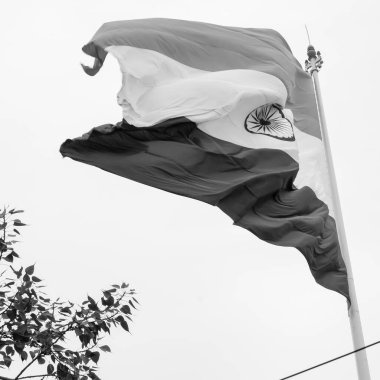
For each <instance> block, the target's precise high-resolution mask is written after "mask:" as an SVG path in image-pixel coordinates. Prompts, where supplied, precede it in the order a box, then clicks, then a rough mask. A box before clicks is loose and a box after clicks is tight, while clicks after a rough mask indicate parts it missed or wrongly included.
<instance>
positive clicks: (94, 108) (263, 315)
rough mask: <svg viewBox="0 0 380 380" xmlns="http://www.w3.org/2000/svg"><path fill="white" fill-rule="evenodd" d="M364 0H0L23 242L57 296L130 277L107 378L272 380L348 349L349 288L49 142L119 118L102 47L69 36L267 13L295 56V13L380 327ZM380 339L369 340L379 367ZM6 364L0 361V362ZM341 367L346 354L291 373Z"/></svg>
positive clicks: (0, 191)
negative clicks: (126, 317)
mask: <svg viewBox="0 0 380 380" xmlns="http://www.w3.org/2000/svg"><path fill="white" fill-rule="evenodd" d="M376 3H377V2H376V1H375V0H374V1H370V0H360V1H353V0H345V1H318V2H310V1H283V0H272V1H255V0H250V1H244V0H234V1H227V0H217V1H216V0H215V1H210V0H209V1H207V0H191V1H180V0H161V1H157V0H139V1H134V0H133V1H132V0H124V1H112V0H107V1H99V0H96V1H95V0H81V1H75V0H65V1H61V2H55V1H40V0H34V1H14V2H7V3H5V2H4V3H3V4H2V7H1V8H2V9H1V11H0V40H1V60H0V105H1V112H0V131H1V134H0V142H1V145H0V170H1V171H0V173H1V177H0V180H1V185H0V202H1V203H2V204H3V203H4V204H9V205H10V206H12V207H17V208H22V209H25V211H26V212H25V215H24V220H25V221H26V222H27V223H28V224H30V226H29V227H25V228H24V230H23V236H22V243H20V244H19V249H18V251H19V253H20V254H21V255H22V259H23V262H25V263H26V264H31V263H34V262H36V263H37V264H36V273H37V275H38V276H39V277H41V278H44V279H45V282H46V285H47V289H48V291H49V292H50V294H51V295H52V296H61V297H62V298H67V299H71V300H73V301H78V302H79V301H81V300H82V299H83V298H85V297H86V295H87V294H90V295H91V296H93V297H97V296H98V295H100V294H99V292H100V290H101V289H104V288H105V287H107V286H108V285H109V284H112V283H115V282H121V281H126V282H129V283H131V285H132V286H133V287H134V288H135V289H136V290H137V292H138V297H137V298H138V299H139V301H140V303H141V307H140V310H139V311H138V312H136V314H135V316H134V323H133V324H132V325H131V332H132V335H129V334H127V333H125V332H124V331H123V330H121V329H120V330H114V332H113V333H112V335H111V337H109V338H108V342H105V343H106V344H107V343H108V344H109V345H110V346H111V349H112V353H111V354H104V355H103V357H102V359H101V361H100V368H101V369H100V372H99V376H100V377H101V378H102V379H104V380H111V379H122V380H123V379H130V380H148V379H149V380H178V379H180V380H252V379H259V380H266V379H268V380H272V379H273V380H274V379H279V378H281V377H285V376H287V375H290V374H292V373H294V372H297V371H300V370H302V369H304V368H307V367H309V366H312V365H315V364H318V363H319V362H322V361H325V360H328V359H330V358H332V357H334V356H338V355H341V354H344V353H346V352H348V351H350V350H351V349H352V343H351V335H350V327H349V321H348V318H347V308H346V301H345V299H344V298H343V297H342V296H341V295H339V294H337V293H335V292H332V291H328V290H326V289H324V288H322V287H321V286H318V285H317V284H316V283H315V282H314V280H313V277H312V276H311V274H310V272H309V269H308V267H307V264H306V261H305V260H304V258H303V257H302V255H301V254H300V253H299V252H298V251H297V250H296V249H293V248H280V247H276V246H273V245H269V244H267V243H265V242H262V241H260V240H259V239H258V238H256V237H255V236H253V235H252V234H250V233H249V232H247V231H246V230H243V229H241V228H238V227H235V226H233V225H232V223H231V220H230V219H229V218H228V217H226V216H225V215H224V214H223V213H222V212H221V211H220V210H218V209H217V208H213V207H211V206H209V205H206V204H202V203H200V202H197V201H194V200H191V199H186V198H182V197H179V196H175V195H172V194H168V193H165V192H163V191H160V190H156V189H153V188H149V187H147V186H144V185H141V184H138V183H134V182H132V181H129V180H126V179H124V178H121V177H117V176H115V175H112V174H110V173H107V172H104V171H101V170H99V169H97V168H95V167H91V166H87V165H83V164H80V163H78V162H75V161H72V160H70V159H62V158H61V156H60V154H59V151H58V149H59V146H60V144H61V143H62V142H63V141H64V140H65V139H67V138H70V137H76V136H79V135H81V134H82V133H84V132H87V131H88V130H89V129H90V128H92V127H94V126H97V125H100V124H104V123H109V122H110V123H115V122H117V121H119V120H121V109H120V108H119V106H118V105H117V103H116V93H117V91H118V90H119V88H120V85H121V76H120V73H119V68H118V65H117V62H116V61H115V60H113V58H112V57H111V56H110V57H109V58H107V60H106V62H105V65H104V66H103V68H102V70H101V71H100V72H99V74H98V75H97V76H95V77H89V76H87V75H86V74H84V72H83V71H82V69H81V67H80V62H86V63H89V59H88V58H87V57H85V56H84V54H83V53H82V52H81V47H82V45H84V44H85V43H86V42H88V40H89V39H90V38H91V37H92V36H93V34H94V33H95V31H96V30H97V29H98V28H99V27H100V26H101V25H102V24H103V23H104V22H106V21H113V20H123V19H134V18H148V17H168V18H179V19H187V20H199V21H206V22H211V23H216V24H222V25H230V26H242V27H266V28H273V29H276V30H278V31H279V32H280V33H282V35H283V36H284V37H285V39H286V40H287V41H288V43H289V45H290V46H291V48H292V50H293V53H294V54H295V56H296V57H297V58H298V60H299V61H300V62H303V61H304V59H305V56H306V47H307V37H306V33H305V29H304V24H305V23H306V24H307V25H308V28H309V31H310V34H311V38H312V42H313V44H314V45H315V47H316V48H317V49H319V50H321V52H322V55H323V58H324V61H325V64H324V67H323V70H322V72H321V74H320V81H321V86H322V94H323V100H324V103H325V109H326V118H327V124H328V129H329V134H330V140H331V145H332V150H333V158H334V162H335V168H336V174H337V180H338V187H339V190H340V195H341V203H342V208H343V214H344V218H345V226H346V232H347V235H348V243H349V247H350V255H351V261H352V266H353V271H354V276H355V282H356V287H357V294H358V300H359V306H360V310H361V318H362V322H363V329H364V334H365V339H366V343H371V342H374V341H376V340H379V339H380V324H379V320H380V276H379V270H380V254H379V244H378V239H379V227H380V222H379V214H380V203H379V199H380V198H379V192H380V180H379V173H380V150H379V149H378V145H379V139H380V125H379V118H378V115H377V111H378V101H379V95H378V94H379V92H378V88H379V87H380V80H379V75H378V64H379V63H378V62H379V58H380V54H379V44H378V36H379V35H380V27H379V21H378V14H379V11H378V8H377V7H376V5H377V4H376ZM379 355H380V346H375V347H373V348H370V349H369V350H368V359H369V364H370V368H371V372H372V379H378V378H380V361H379V360H378V358H379ZM4 375H6V374H5V373H4ZM298 378H299V379H300V380H301V379H304V380H317V379H318V380H320V379H334V380H340V379H342V380H343V379H344V380H354V379H356V370H355V361H354V358H353V357H349V358H345V359H342V360H340V361H338V362H335V363H333V364H330V365H327V366H324V367H322V368H320V369H316V370H314V371H312V372H309V373H307V374H305V375H301V376H299V377H297V379H298Z"/></svg>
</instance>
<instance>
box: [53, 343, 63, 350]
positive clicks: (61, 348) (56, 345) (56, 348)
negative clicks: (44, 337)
mask: <svg viewBox="0 0 380 380" xmlns="http://www.w3.org/2000/svg"><path fill="white" fill-rule="evenodd" d="M64 349H65V348H64V347H62V346H60V345H59V344H53V350H55V351H63V350H64Z"/></svg>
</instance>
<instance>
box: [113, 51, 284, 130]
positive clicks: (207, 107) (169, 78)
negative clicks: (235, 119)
mask: <svg viewBox="0 0 380 380" xmlns="http://www.w3.org/2000/svg"><path fill="white" fill-rule="evenodd" d="M106 50H107V51H108V52H109V53H111V54H112V55H113V56H115V57H116V58H117V60H118V61H119V64H120V68H121V71H122V74H123V84H122V88H121V90H120V91H119V93H118V103H119V104H120V105H121V107H122V108H123V117H124V119H125V120H126V121H127V122H128V123H130V124H133V125H134V126H136V127H146V126H151V125H154V124H157V123H159V122H161V121H164V120H167V119H170V118H173V117H180V116H185V117H187V118H188V119H190V120H192V121H194V122H196V123H199V122H204V121H208V120H214V119H218V118H220V117H221V116H224V115H226V114H228V113H229V112H230V111H231V110H232V109H233V108H234V107H235V106H236V104H238V103H239V102H240V100H241V99H250V102H251V107H252V109H254V108H257V107H260V106H262V105H264V104H269V103H277V104H280V105H281V106H284V104H285V101H286V98H287V92H286V88H285V86H284V84H283V83H282V82H281V81H280V80H279V79H278V78H276V77H275V76H273V75H270V74H266V73H262V72H260V71H256V70H225V71H216V72H209V71H203V70H198V69H194V68H192V67H189V66H186V65H183V64H182V63H179V62H177V61H175V60H174V59H171V58H169V57H167V56H165V55H163V54H161V53H158V52H155V51H152V50H147V49H140V48H135V47H130V46H110V47H108V48H106Z"/></svg>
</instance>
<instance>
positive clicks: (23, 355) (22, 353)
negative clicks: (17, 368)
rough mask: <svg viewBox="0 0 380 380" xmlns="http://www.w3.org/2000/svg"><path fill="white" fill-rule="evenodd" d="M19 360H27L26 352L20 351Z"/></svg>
mask: <svg viewBox="0 0 380 380" xmlns="http://www.w3.org/2000/svg"><path fill="white" fill-rule="evenodd" d="M21 360H22V361H24V360H28V354H27V352H25V351H21Z"/></svg>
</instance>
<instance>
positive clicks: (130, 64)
mask: <svg viewBox="0 0 380 380" xmlns="http://www.w3.org/2000/svg"><path fill="white" fill-rule="evenodd" d="M83 51H84V52H85V53H87V54H89V55H90V56H92V57H94V58H95V61H94V65H93V67H88V66H83V68H84V70H85V72H86V73H87V74H89V75H95V74H96V73H97V72H98V71H99V69H100V68H101V66H102V65H103V63H104V60H105V58H106V56H107V54H111V55H112V56H114V57H115V58H116V59H117V60H118V62H119V64H120V69H121V73H122V87H121V89H120V91H119V93H118V95H117V101H118V103H119V105H120V106H121V107H122V112H123V119H122V121H121V122H118V123H116V124H106V125H102V126H99V127H96V128H93V129H91V130H90V131H89V132H88V133H85V134H84V135H83V136H81V137H78V138H74V139H68V140H66V141H65V142H64V143H63V144H62V146H61V149H60V151H61V153H62V155H63V156H65V157H70V158H72V159H74V160H77V161H80V162H83V163H87V164H89V165H93V166H96V167H99V168H101V169H103V170H106V171H109V172H111V173H114V174H117V175H120V176H123V177H125V178H128V179H131V180H134V181H137V182H140V183H143V184H146V185H149V186H153V187H156V188H159V189H162V190H165V191H169V192H171V193H175V194H178V195H182V196H185V197H190V198H193V199H197V200H200V201H203V202H206V203H208V204H210V205H213V206H216V207H218V208H219V209H221V210H222V211H223V212H224V213H226V214H227V215H228V216H230V217H231V218H232V220H233V222H234V224H235V225H237V226H240V227H243V228H245V229H247V230H248V231H250V232H252V233H253V234H254V235H256V236H257V237H259V238H260V239H263V240H265V241H267V242H269V243H272V244H275V245H279V246H287V247H295V248H297V249H298V250H299V251H300V252H301V253H302V254H303V256H304V257H305V259H306V261H307V263H308V265H309V268H310V270H311V272H312V274H313V276H314V278H315V280H316V282H317V283H319V284H320V285H322V286H324V287H326V288H328V289H331V290H334V291H337V292H339V293H341V294H342V295H344V296H345V297H346V298H347V299H348V300H349V292H348V283H347V271H346V267H345V264H344V261H343V258H342V255H341V251H340V247H339V242H338V236H337V230H336V226H335V221H334V210H333V205H332V201H331V199H332V197H331V193H330V186H329V179H328V168H327V164H326V160H325V153H324V148H323V144H322V137H321V131H320V127H319V121H318V113H317V105H316V101H315V95H314V90H313V83H312V79H311V77H310V75H309V74H308V73H306V72H304V71H303V70H302V68H301V66H300V64H299V63H298V61H297V60H296V59H295V58H294V56H293V55H292V52H291V50H290V48H289V46H288V44H287V43H286V41H285V40H284V38H283V37H282V36H281V35H280V34H279V33H278V32H276V31H274V30H271V29H254V28H238V27H226V26H219V25H213V24H207V23H201V22H193V21H184V20H172V19H143V20H129V21H116V22H109V23H106V24H104V25H103V26H102V27H101V28H100V29H99V30H98V31H97V32H96V34H95V35H94V37H93V38H92V39H91V41H90V42H89V43H87V44H86V45H85V46H84V47H83ZM141 204H142V205H143V200H141ZM142 207H143V206H142Z"/></svg>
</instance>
